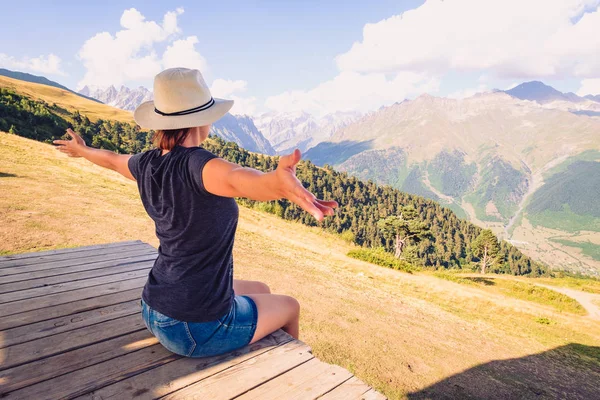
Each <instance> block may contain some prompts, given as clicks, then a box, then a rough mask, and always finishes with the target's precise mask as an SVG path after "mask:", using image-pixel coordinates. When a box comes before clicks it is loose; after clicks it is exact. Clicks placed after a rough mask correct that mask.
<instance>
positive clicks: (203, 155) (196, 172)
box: [188, 147, 218, 194]
mask: <svg viewBox="0 0 600 400" xmlns="http://www.w3.org/2000/svg"><path fill="white" fill-rule="evenodd" d="M213 158H218V156H217V155H216V154H213V153H211V152H210V151H208V150H206V149H204V148H202V147H199V148H197V149H195V150H194V151H193V152H192V153H191V154H190V159H189V162H188V169H189V174H190V177H191V181H192V185H193V187H194V189H195V190H197V191H198V193H202V194H210V192H208V191H207V190H206V188H205V187H204V181H203V179H202V170H203V169H204V166H205V165H206V163H207V162H209V161H210V160H212V159H213Z"/></svg>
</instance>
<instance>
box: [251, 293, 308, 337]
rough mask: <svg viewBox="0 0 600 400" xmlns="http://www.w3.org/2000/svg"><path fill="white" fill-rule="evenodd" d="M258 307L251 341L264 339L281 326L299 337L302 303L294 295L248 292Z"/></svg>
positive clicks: (293, 335)
mask: <svg viewBox="0 0 600 400" xmlns="http://www.w3.org/2000/svg"><path fill="white" fill-rule="evenodd" d="M247 296H248V297H250V298H251V299H252V300H254V303H255V304H256V308H257V309H258V322H257V324H256V332H254V336H253V337H252V340H251V341H250V343H254V342H256V341H257V340H260V339H262V338H263V337H265V336H267V335H268V334H270V333H272V332H275V331H276V330H277V329H279V328H281V329H283V330H284V331H285V332H287V333H288V334H290V335H291V336H292V337H294V338H295V339H298V334H299V326H300V323H299V321H300V303H298V300H296V299H294V298H293V297H290V296H286V295H282V294H260V293H254V294H248V295H247Z"/></svg>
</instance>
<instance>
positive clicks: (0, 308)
mask: <svg viewBox="0 0 600 400" xmlns="http://www.w3.org/2000/svg"><path fill="white" fill-rule="evenodd" d="M147 279H148V278H146V277H144V278H137V279H128V280H126V281H121V282H113V283H107V284H105V285H98V286H93V287H92V288H82V289H77V290H72V291H70V292H64V293H56V294H52V295H49V296H44V297H34V298H33V299H25V300H19V301H15V302H12V303H5V304H0V315H2V316H3V317H2V318H5V316H7V315H13V314H19V313H22V312H25V311H30V310H37V309H40V308H45V307H51V306H56V305H58V304H64V303H70V302H72V301H76V300H82V299H89V298H91V297H96V296H102V295H105V294H109V293H116V292H121V291H125V290H129V289H135V288H141V287H143V286H144V284H145V283H146V280H147Z"/></svg>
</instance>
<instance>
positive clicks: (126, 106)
mask: <svg viewBox="0 0 600 400" xmlns="http://www.w3.org/2000/svg"><path fill="white" fill-rule="evenodd" d="M79 93H80V94H82V95H84V96H88V97H93V98H94V99H97V100H100V101H101V102H103V103H104V104H108V105H109V106H113V107H117V108H120V109H122V110H129V111H133V110H135V108H136V107H137V106H138V105H140V104H141V103H143V102H144V101H149V100H152V92H151V91H149V90H148V89H146V88H145V87H143V86H140V87H138V88H137V89H130V88H128V87H126V86H121V89H119V90H117V89H116V88H115V87H114V86H109V87H107V88H100V87H96V86H84V87H83V89H81V90H80V91H79Z"/></svg>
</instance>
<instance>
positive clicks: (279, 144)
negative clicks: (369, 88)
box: [254, 111, 360, 154]
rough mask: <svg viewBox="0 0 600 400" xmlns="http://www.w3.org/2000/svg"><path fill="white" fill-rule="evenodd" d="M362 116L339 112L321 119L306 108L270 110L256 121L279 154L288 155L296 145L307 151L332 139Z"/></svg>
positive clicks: (355, 113)
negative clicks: (298, 109)
mask: <svg viewBox="0 0 600 400" xmlns="http://www.w3.org/2000/svg"><path fill="white" fill-rule="evenodd" d="M359 117H360V114H359V113H358V112H336V113H332V114H327V115H325V116H323V117H321V118H316V117H315V116H313V115H311V114H308V113H307V112H304V111H300V112H287V113H278V112H268V113H265V114H262V115H260V116H258V117H256V118H254V123H255V124H256V127H257V128H258V129H259V130H260V131H261V132H262V134H263V135H264V136H265V137H266V138H267V139H269V141H270V142H271V144H272V146H273V148H274V149H275V150H276V151H277V153H278V154H285V153H289V152H291V151H293V150H294V149H295V148H298V149H300V150H301V151H302V152H304V151H306V150H308V149H310V148H311V147H314V146H316V145H317V144H319V143H321V142H323V141H326V140H328V139H329V138H330V137H331V135H333V134H334V133H335V132H336V131H337V130H338V129H341V128H343V127H345V126H346V125H348V124H351V123H352V122H354V121H356V120H357V119H358V118H359Z"/></svg>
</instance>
